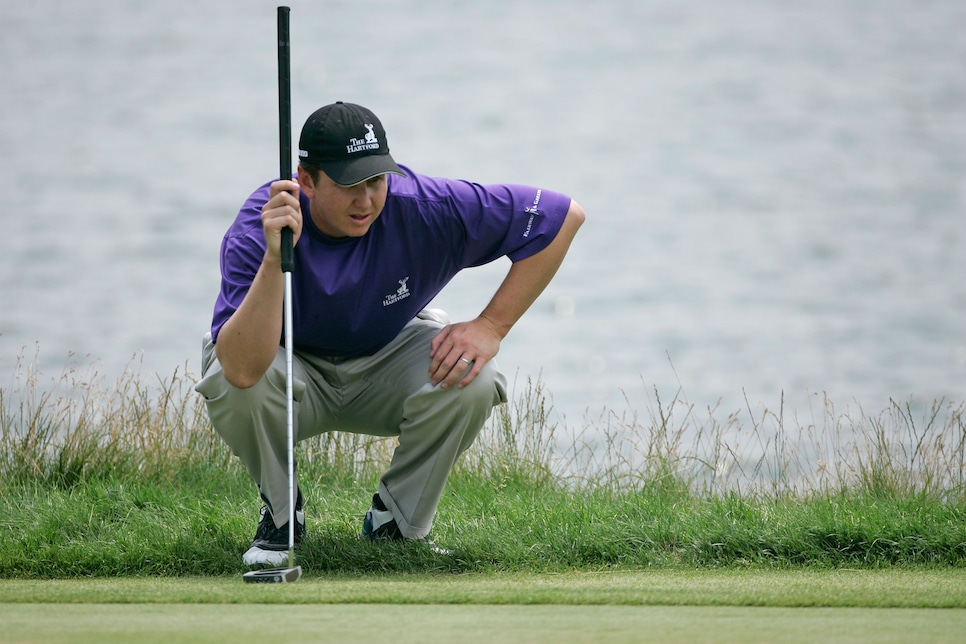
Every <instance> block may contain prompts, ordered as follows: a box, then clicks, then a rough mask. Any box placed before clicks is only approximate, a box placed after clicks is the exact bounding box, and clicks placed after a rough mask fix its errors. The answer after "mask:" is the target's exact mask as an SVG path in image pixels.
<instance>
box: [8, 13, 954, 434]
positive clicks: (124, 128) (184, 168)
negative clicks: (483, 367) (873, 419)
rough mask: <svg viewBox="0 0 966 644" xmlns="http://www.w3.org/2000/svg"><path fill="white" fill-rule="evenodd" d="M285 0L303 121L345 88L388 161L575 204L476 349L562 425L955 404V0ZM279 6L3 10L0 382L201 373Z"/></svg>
mask: <svg viewBox="0 0 966 644" xmlns="http://www.w3.org/2000/svg"><path fill="white" fill-rule="evenodd" d="M291 5H292V55H293V123H295V128H296V132H297V130H298V128H299V127H300V126H301V123H302V122H303V121H304V119H305V117H306V116H308V114H309V113H311V112H312V111H313V110H314V109H315V108H317V107H318V106H320V105H322V104H324V103H328V102H331V101H333V100H352V101H355V102H359V103H362V104H365V105H367V106H369V107H371V108H373V109H374V110H375V111H376V113H378V114H379V115H380V117H381V118H382V120H383V122H384V124H385V125H386V126H387V128H388V132H389V140H390V145H391V146H392V150H393V153H394V156H395V157H396V158H397V160H399V161H400V162H402V163H406V164H408V165H410V166H411V167H413V168H415V169H418V170H420V171H422V172H425V173H428V174H437V175H446V176H454V177H465V178H471V179H474V180H477V181H481V182H501V181H509V182H516V183H531V184H537V185H541V186H544V187H547V188H551V189H556V190H560V191H563V192H566V193H568V194H570V195H572V196H573V197H575V198H576V199H577V200H578V201H579V202H580V203H581V204H582V205H583V206H584V207H585V209H586V210H587V212H588V216H589V218H588V222H587V224H586V225H585V227H584V229H583V230H582V231H581V233H580V235H579V237H578V239H577V241H576V242H575V245H574V247H573V249H572V251H571V253H570V255H569V256H568V258H567V260H566V263H565V265H564V267H563V268H562V269H561V271H560V273H559V274H558V276H557V278H556V279H555V281H554V282H553V283H552V284H551V286H550V287H549V288H548V290H547V292H546V293H545V294H544V296H543V297H541V298H540V300H538V302H537V303H536V304H535V305H534V307H533V309H532V310H531V311H530V312H529V313H528V314H527V315H526V316H525V317H524V319H523V320H522V321H521V322H520V323H519V324H518V325H517V327H516V328H515V329H514V330H513V332H512V333H511V335H510V336H509V337H508V338H507V340H506V341H505V342H504V344H503V348H502V351H501V354H500V358H499V360H500V363H501V366H502V367H503V368H504V370H506V371H507V372H508V373H509V375H510V376H511V379H513V378H515V379H516V380H517V381H518V387H519V386H522V384H521V383H522V382H525V380H526V379H527V378H528V377H529V378H539V379H540V380H542V382H543V383H544V385H545V387H546V389H547V390H548V391H549V392H550V394H551V395H552V396H553V401H554V405H555V409H556V410H557V412H558V413H559V414H560V415H561V416H562V417H563V418H564V419H565V420H566V422H567V423H568V424H572V425H579V424H580V423H581V420H582V419H583V418H584V417H585V414H586V415H588V416H589V417H591V418H593V417H596V416H597V415H598V414H599V413H601V411H602V410H613V411H616V412H622V411H624V410H627V409H630V410H632V411H639V410H643V409H644V408H645V407H646V406H648V405H649V404H650V402H649V400H650V397H651V396H652V395H653V392H654V391H657V392H659V393H660V395H661V396H662V398H664V399H669V398H671V397H672V396H673V395H675V393H676V392H678V391H679V389H680V390H683V394H684V396H685V397H686V398H687V399H688V400H689V401H690V402H692V403H694V404H696V405H699V406H702V407H703V406H706V405H707V406H713V405H716V404H718V405H720V408H721V409H723V410H726V411H731V410H736V409H741V408H743V407H744V406H745V405H746V401H747V404H750V405H752V406H753V407H758V406H764V407H768V408H775V407H777V406H778V405H779V404H780V401H781V399H782V395H784V397H785V401H786V406H788V407H791V408H794V409H802V410H805V409H807V408H808V407H809V406H810V405H811V404H813V402H814V399H815V397H817V396H821V395H822V394H823V393H824V394H827V395H828V396H829V398H830V399H832V400H833V401H835V402H837V403H838V404H840V405H846V404H859V405H862V406H863V407H864V408H866V409H867V410H868V411H872V412H875V411H878V410H880V409H882V408H883V407H884V406H885V405H886V404H887V403H888V400H889V398H890V397H893V398H897V399H900V400H908V399H914V400H917V401H924V402H928V401H931V400H933V399H935V398H940V397H947V398H949V399H952V400H957V401H961V400H963V399H964V398H966V337H964V328H966V324H964V323H966V285H964V284H966V281H964V280H963V276H964V275H966V254H964V252H963V248H964V245H966V74H964V73H963V69H966V39H963V38H962V33H963V31H964V29H966V5H964V4H963V3H961V2H960V1H959V0H936V1H932V2H919V3H911V2H898V1H888V0H886V1H880V2H873V1H872V0H829V1H806V2H800V3H774V2H765V1H763V0H762V1H755V0H723V1H721V2H715V3H706V2H697V1H696V0H687V1H682V2H675V3H665V2H652V1H648V0H611V1H607V0H602V1H601V2H596V3H587V2H582V1H577V0H565V1H561V2H550V1H538V0H524V1H512V2H511V1H510V0H491V1H489V2H486V3H482V2H481V3H473V5H472V6H469V3H453V2H443V1H442V0H428V1H427V0H420V1H418V2H417V1H416V0H395V1H393V2H383V1H377V2H370V3H366V4H364V5H360V4H359V3H352V2H326V3H317V2H293V3H291ZM275 7H276V3H269V2H263V1H257V0H245V1H231V2H229V1H228V0H224V1H219V0H193V1H192V2H187V1H184V0H177V1H171V2H164V3H143V2H139V1H136V0H128V1H124V0H109V1H105V2H98V3H76V2H70V1H68V0H37V1H35V2H31V3H23V2H12V1H10V0H3V8H2V12H0V15H2V16H3V18H2V22H0V34H2V35H0V88H2V89H0V115H2V119H0V187H2V194H3V195H4V197H5V200H4V201H5V203H4V206H5V207H4V209H3V213H2V215H0V216H2V221H3V234H2V236H0V237H2V238H0V333H2V335H0V379H5V378H7V377H8V376H6V375H2V374H9V373H11V372H12V370H13V366H14V364H15V362H16V359H17V356H19V355H21V354H25V355H26V356H27V357H28V358H29V359H33V358H34V355H35V354H36V355H37V358H36V359H37V361H38V366H39V367H40V368H41V370H42V371H44V372H46V373H52V374H55V375H56V374H59V373H60V370H61V369H62V368H63V367H64V365H65V364H77V363H81V364H86V363H89V362H93V363H94V364H95V365H96V366H97V369H98V371H99V372H101V373H102V374H105V375H107V376H109V377H111V378H113V377H116V376H119V375H120V374H121V373H122V372H123V371H124V370H125V369H126V368H130V367H132V365H133V367H134V368H139V369H140V370H141V371H142V372H146V373H148V374H153V373H155V372H156V373H158V374H160V375H161V376H168V375H170V374H172V373H173V371H174V369H175V368H177V367H179V366H183V365H187V366H188V369H189V370H190V371H192V372H196V371H197V369H198V367H199V356H198V354H199V345H200V337H201V335H202V334H203V333H204V331H205V329H206V327H207V325H208V323H209V317H210V313H211V308H212V304H213V301H214V296H215V293H216V290H217V285H218V269H217V251H218V245H219V241H220V238H221V235H222V233H223V232H224V229H225V228H226V227H227V226H228V224H229V222H230V221H231V219H232V217H233V216H234V214H235V212H236V211H237V208H238V206H239V205H240V203H241V202H242V201H243V199H244V198H245V197H246V196H247V195H248V193H249V192H250V190H251V189H252V188H253V187H255V186H256V185H258V184H259V183H261V182H262V181H264V180H265V179H267V178H270V177H272V176H274V173H277V167H278V158H277V151H276V150H277V104H276V100H277V93H276V77H275V73H276V70H275V64H276V61H275ZM506 268H507V264H505V263H498V264H496V265H493V266H490V267H486V268H483V269H477V270H474V271H471V272H469V273H467V274H465V275H464V276H462V277H461V278H460V279H459V280H458V281H457V282H454V284H453V285H452V286H451V287H450V288H449V289H447V291H445V292H444V293H443V294H442V295H441V296H440V298H439V300H438V301H437V304H438V305H441V306H443V307H445V308H447V309H449V311H450V312H451V313H452V314H453V315H454V317H457V318H467V317H472V316H475V315H476V313H478V312H479V310H480V309H481V308H482V307H483V306H484V305H485V303H486V300H487V299H488V298H489V296H490V294H491V293H492V292H493V290H494V289H495V288H496V286H497V284H498V283H499V280H500V278H501V277H502V274H503V273H504V272H505V270H506ZM71 356H73V357H71Z"/></svg>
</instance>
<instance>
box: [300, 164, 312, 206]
mask: <svg viewBox="0 0 966 644" xmlns="http://www.w3.org/2000/svg"><path fill="white" fill-rule="evenodd" d="M298 180H299V190H301V191H302V193H303V194H304V195H305V196H306V197H308V198H309V199H312V198H314V197H315V182H314V181H312V175H311V174H309V173H308V172H307V171H306V170H305V168H303V167H302V166H298Z"/></svg>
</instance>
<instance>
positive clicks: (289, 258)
mask: <svg viewBox="0 0 966 644" xmlns="http://www.w3.org/2000/svg"><path fill="white" fill-rule="evenodd" d="M294 270H295V258H294V257H293V253H292V229H291V228H289V227H287V226H286V227H285V228H283V229H282V272H283V273H291V272H293V271H294Z"/></svg>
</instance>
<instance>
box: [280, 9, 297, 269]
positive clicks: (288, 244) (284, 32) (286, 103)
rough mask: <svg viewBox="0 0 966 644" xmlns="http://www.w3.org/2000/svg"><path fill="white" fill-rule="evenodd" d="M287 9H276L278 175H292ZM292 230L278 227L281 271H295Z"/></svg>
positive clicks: (290, 79) (285, 176)
mask: <svg viewBox="0 0 966 644" xmlns="http://www.w3.org/2000/svg"><path fill="white" fill-rule="evenodd" d="M289 11H290V10H289V8H288V7H279V8H278V138H279V174H278V176H279V177H280V178H282V179H291V178H292V78H291V54H290V44H289ZM292 243H293V242H292V229H291V228H283V229H282V272H283V273H291V272H293V271H294V270H295V259H294V257H293V254H292Z"/></svg>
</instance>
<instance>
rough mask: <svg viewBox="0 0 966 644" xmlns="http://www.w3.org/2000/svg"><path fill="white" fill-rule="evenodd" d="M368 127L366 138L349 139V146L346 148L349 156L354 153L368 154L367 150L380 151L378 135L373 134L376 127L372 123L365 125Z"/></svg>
mask: <svg viewBox="0 0 966 644" xmlns="http://www.w3.org/2000/svg"><path fill="white" fill-rule="evenodd" d="M363 125H365V126H366V130H368V131H367V132H366V135H365V137H363V138H361V139H357V138H354V137H353V138H351V139H349V145H347V146H345V151H346V152H347V153H349V154H352V153H353V152H366V151H367V150H378V149H379V139H378V138H377V137H376V133H375V132H373V131H372V130H373V128H375V125H373V124H372V123H363Z"/></svg>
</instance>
